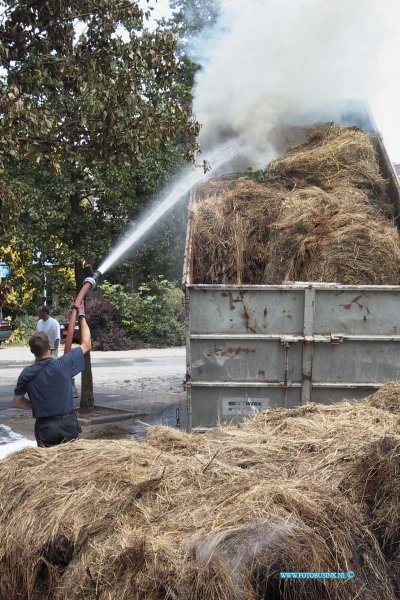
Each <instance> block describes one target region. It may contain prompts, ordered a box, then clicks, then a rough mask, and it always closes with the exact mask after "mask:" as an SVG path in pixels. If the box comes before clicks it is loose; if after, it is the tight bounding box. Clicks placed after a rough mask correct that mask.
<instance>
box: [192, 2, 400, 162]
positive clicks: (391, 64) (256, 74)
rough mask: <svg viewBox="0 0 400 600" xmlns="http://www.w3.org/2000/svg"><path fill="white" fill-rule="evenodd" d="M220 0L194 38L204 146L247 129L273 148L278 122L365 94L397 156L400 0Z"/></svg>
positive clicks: (253, 140)
mask: <svg viewBox="0 0 400 600" xmlns="http://www.w3.org/2000/svg"><path fill="white" fill-rule="evenodd" d="M221 1H222V16H221V19H220V21H219V22H218V23H217V25H216V26H215V28H214V30H211V31H210V30H208V31H207V32H205V33H203V34H202V35H200V36H199V38H198V40H197V42H196V43H195V44H194V46H193V52H194V53H195V54H196V55H198V54H199V53H200V55H201V64H202V69H201V70H200V71H199V73H198V76H197V79H196V87H195V97H194V106H193V112H194V114H195V116H196V118H197V120H198V121H200V123H202V125H203V129H202V132H201V135H200V142H201V143H202V146H203V150H204V147H206V148H207V147H208V146H213V145H215V144H217V143H219V142H220V141H221V139H223V138H224V137H225V136H226V135H228V134H230V135H237V136H241V135H244V136H245V137H246V139H247V141H248V142H249V143H250V144H252V146H253V147H254V150H255V152H256V153H257V152H259V153H260V156H263V157H266V156H268V158H269V159H271V158H274V156H273V153H274V149H273V148H272V147H271V139H270V134H271V131H272V129H273V128H274V126H276V125H277V124H279V123H281V122H284V121H285V120H286V121H289V122H293V123H296V121H298V120H299V119H301V118H303V117H304V115H305V114H308V115H309V116H310V115H311V118H312V116H313V115H315V116H316V117H317V116H318V114H319V110H320V109H321V107H322V108H323V107H325V106H327V104H328V103H329V102H330V101H331V100H332V99H334V100H335V101H338V100H339V99H348V98H356V99H365V100H366V101H367V102H368V105H369V108H370V110H371V112H372V115H373V118H374V120H375V123H376V126H377V129H378V131H379V132H380V133H381V134H382V136H383V139H384V143H385V146H386V149H387V150H388V153H389V156H390V158H391V160H392V162H400V73H399V71H400V35H399V25H400V2H398V0H335V2H328V1H327V0H246V2H243V0H221ZM314 122H315V121H314ZM264 164H265V160H264Z"/></svg>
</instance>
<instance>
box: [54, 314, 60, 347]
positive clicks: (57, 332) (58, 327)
mask: <svg viewBox="0 0 400 600" xmlns="http://www.w3.org/2000/svg"><path fill="white" fill-rule="evenodd" d="M54 320H55V325H56V335H55V336H54V337H55V341H54V350H56V351H57V350H58V347H59V345H60V337H61V330H60V323H59V322H58V321H57V319H54Z"/></svg>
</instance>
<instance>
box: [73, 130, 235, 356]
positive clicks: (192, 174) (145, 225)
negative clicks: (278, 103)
mask: <svg viewBox="0 0 400 600" xmlns="http://www.w3.org/2000/svg"><path fill="white" fill-rule="evenodd" d="M244 147H245V142H244V140H243V139H241V138H235V139H233V140H229V141H228V142H226V143H224V144H221V145H220V146H218V147H217V148H215V150H213V151H212V152H211V154H210V156H209V161H210V162H211V167H212V168H215V169H218V168H219V167H220V166H221V165H223V164H224V163H227V162H230V161H231V160H232V158H233V157H235V156H236V155H237V154H238V153H239V152H241V151H243V149H244ZM209 161H207V164H208V162H209ZM208 178H209V176H207V175H206V179H208ZM201 179H204V172H203V171H199V169H197V170H196V169H193V168H192V169H190V170H189V171H187V172H186V173H184V174H183V175H182V176H181V177H180V178H179V179H178V181H177V182H176V183H175V185H174V187H173V188H172V190H171V191H170V192H168V193H166V194H165V195H164V196H163V198H162V200H161V202H160V204H159V205H158V206H157V207H156V208H154V209H153V210H152V211H151V213H150V214H149V215H148V216H147V217H146V218H145V219H144V220H143V221H142V222H141V223H139V224H138V225H136V226H135V227H134V229H133V231H132V233H131V234H130V235H128V237H127V238H126V239H125V240H123V241H122V242H121V243H120V244H119V245H118V246H117V247H116V248H115V250H113V251H112V252H111V254H110V255H109V256H108V257H107V258H106V259H105V260H104V261H103V262H102V264H101V265H100V267H99V268H98V269H97V270H96V271H93V272H92V274H91V276H90V277H86V279H85V280H84V282H83V287H82V289H81V291H80V292H79V294H78V295H77V297H76V299H75V302H74V304H73V306H72V311H71V316H70V320H69V325H68V332H67V339H66V340H65V348H64V354H67V353H68V352H69V351H70V350H71V346H72V340H73V337H74V330H75V322H76V318H77V314H78V311H77V309H76V308H75V307H76V306H79V305H80V304H81V303H82V302H83V299H84V298H85V296H86V294H87V293H88V291H89V290H95V289H96V288H97V285H98V281H99V279H100V277H101V276H102V275H104V273H105V272H106V271H107V270H108V269H109V268H110V267H111V266H112V265H113V264H114V263H115V262H116V261H117V260H118V259H120V258H121V256H122V255H123V254H125V252H126V251H127V250H128V249H129V248H131V247H132V246H133V245H134V244H135V243H136V242H138V240H139V239H140V238H141V237H142V236H143V235H144V234H145V233H147V231H149V230H150V229H151V228H152V227H153V225H154V224H155V223H156V222H157V221H158V220H159V219H160V218H161V217H162V215H163V214H164V213H165V212H166V211H167V210H169V209H170V208H172V207H173V206H174V205H175V204H176V203H177V202H178V200H180V199H181V198H182V197H183V196H185V195H186V194H187V193H188V192H189V191H190V190H191V189H192V187H194V186H195V185H196V184H197V183H199V182H200V181H201Z"/></svg>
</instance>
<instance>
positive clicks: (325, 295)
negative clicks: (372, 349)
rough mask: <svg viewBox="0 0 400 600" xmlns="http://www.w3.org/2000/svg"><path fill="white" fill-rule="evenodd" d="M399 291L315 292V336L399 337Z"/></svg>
mask: <svg viewBox="0 0 400 600" xmlns="http://www.w3.org/2000/svg"><path fill="white" fill-rule="evenodd" d="M399 302H400V288H398V287H395V286H380V287H378V286H375V287H373V286H346V287H344V286H336V287H335V288H330V289H325V290H324V289H317V290H316V303H315V323H314V331H315V333H316V334H327V333H331V332H332V331H334V332H342V333H344V334H346V333H347V334H351V335H357V334H358V335H389V336H391V335H400V320H399V317H398V307H399Z"/></svg>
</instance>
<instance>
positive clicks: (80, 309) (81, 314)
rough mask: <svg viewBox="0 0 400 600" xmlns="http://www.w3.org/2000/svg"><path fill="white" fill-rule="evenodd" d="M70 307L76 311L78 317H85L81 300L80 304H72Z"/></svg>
mask: <svg viewBox="0 0 400 600" xmlns="http://www.w3.org/2000/svg"><path fill="white" fill-rule="evenodd" d="M72 308H75V310H76V311H77V312H78V317H85V316H86V315H85V305H84V304H83V302H81V304H73V305H72Z"/></svg>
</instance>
